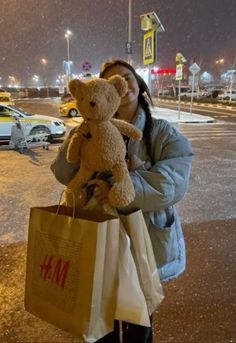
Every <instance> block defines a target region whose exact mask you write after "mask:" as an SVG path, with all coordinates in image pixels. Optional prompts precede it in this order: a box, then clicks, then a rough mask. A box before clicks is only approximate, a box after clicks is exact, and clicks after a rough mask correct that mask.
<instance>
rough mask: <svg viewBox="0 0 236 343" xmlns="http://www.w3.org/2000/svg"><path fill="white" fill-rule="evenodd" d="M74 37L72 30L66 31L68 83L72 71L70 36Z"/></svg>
mask: <svg viewBox="0 0 236 343" xmlns="http://www.w3.org/2000/svg"><path fill="white" fill-rule="evenodd" d="M71 35H72V32H71V31H70V30H66V33H65V39H66V43H67V69H66V73H67V83H68V82H69V81H70V76H71V71H70V36H71Z"/></svg>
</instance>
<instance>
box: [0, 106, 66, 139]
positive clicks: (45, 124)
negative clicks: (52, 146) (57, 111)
mask: <svg viewBox="0 0 236 343" xmlns="http://www.w3.org/2000/svg"><path fill="white" fill-rule="evenodd" d="M14 117H16V118H18V119H19V120H20V121H21V122H22V123H24V124H25V125H24V127H25V129H26V131H27V132H26V134H27V135H28V134H29V135H34V134H35V135H36V134H39V133H41V134H43V133H45V134H48V135H49V136H48V138H49V140H52V139H55V138H60V137H63V136H64V135H65V134H66V125H65V123H64V121H63V120H61V119H57V118H54V117H50V116H44V115H39V114H29V113H27V112H24V111H23V110H22V109H20V108H17V107H15V106H8V105H2V104H0V139H1V140H10V138H11V129H12V125H13V124H14V122H15V120H14Z"/></svg>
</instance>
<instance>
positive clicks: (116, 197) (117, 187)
mask: <svg viewBox="0 0 236 343" xmlns="http://www.w3.org/2000/svg"><path fill="white" fill-rule="evenodd" d="M134 196H135V192H134V187H133V184H132V182H126V184H124V182H123V183H122V182H121V183H116V184H114V185H113V187H112V188H111V190H110V192H109V193H108V200H109V203H110V204H111V206H113V207H124V206H127V205H129V204H130V203H131V202H132V201H133V200H134Z"/></svg>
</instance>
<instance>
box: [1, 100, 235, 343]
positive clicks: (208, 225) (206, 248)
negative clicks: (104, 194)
mask: <svg viewBox="0 0 236 343" xmlns="http://www.w3.org/2000/svg"><path fill="white" fill-rule="evenodd" d="M19 105H20V107H22V108H24V109H25V110H28V111H29V112H33V113H36V112H37V113H40V114H47V115H49V114H51V115H53V116H57V115H58V113H57V106H58V103H56V102H55V103H42V102H40V103H27V104H26V103H20V104H19ZM65 120H66V122H67V124H68V125H69V126H73V125H75V123H74V122H73V121H72V120H71V119H67V118H65ZM180 130H181V131H182V132H183V133H184V134H185V135H186V136H187V137H188V138H189V140H190V142H191V143H192V146H193V150H194V153H195V158H194V161H193V167H192V173H191V179H190V185H189V192H188V194H187V195H186V197H185V198H184V200H182V201H181V202H180V203H179V204H178V209H179V212H180V216H181V219H182V223H183V228H184V234H185V238H186V246H187V270H186V272H185V273H184V275H183V276H181V277H180V278H178V279H176V280H173V281H172V282H169V283H166V284H164V292H165V299H164V301H163V303H162V304H161V305H160V306H159V308H158V310H157V311H156V313H155V315H154V323H153V325H154V343H172V342H175V343H189V342H193V343H229V342H236V329H235V319H236V309H235V307H236V289H235V280H236V268H235V264H236V256H235V229H236V215H235V213H236V211H235V210H236V182H235V175H236V149H235V138H236V124H235V123H234V122H231V123H229V122H226V121H217V122H216V123H209V124H191V125H190V124H184V125H180ZM59 145H60V142H57V143H54V144H52V145H51V146H50V148H49V150H48V151H46V150H43V149H37V150H34V151H27V152H26V153H25V154H22V155H21V154H19V153H17V152H15V151H9V150H8V147H7V146H0V155H1V165H0V171H1V172H0V185H1V199H0V200H1V201H0V270H1V274H0V304H1V306H0V343H17V342H18V343H72V342H76V341H75V340H74V339H73V337H71V335H69V334H67V333H65V332H63V331H61V330H58V329H56V328H54V327H52V326H51V325H49V324H46V323H44V322H42V321H40V320H39V319H37V318H35V317H33V316H31V315H30V314H28V313H26V312H25V311H24V305H23V295H24V276H25V258H26V245H27V229H28V227H27V226H28V216H29V209H30V207H33V206H40V205H43V206H46V205H49V204H54V203H57V202H58V199H59V195H60V193H61V191H62V189H63V187H62V186H61V185H59V184H58V182H57V181H56V180H55V179H54V177H53V175H52V173H51V172H50V170H49V165H50V163H51V161H52V160H53V158H54V157H55V155H56V152H57V149H58V147H59ZM132 343H133V342H132ZM134 343H135V342H134Z"/></svg>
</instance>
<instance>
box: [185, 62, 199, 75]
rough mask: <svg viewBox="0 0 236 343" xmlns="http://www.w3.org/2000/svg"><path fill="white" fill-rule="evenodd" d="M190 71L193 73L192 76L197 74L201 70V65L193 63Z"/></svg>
mask: <svg viewBox="0 0 236 343" xmlns="http://www.w3.org/2000/svg"><path fill="white" fill-rule="evenodd" d="M188 70H189V71H190V72H191V73H192V74H197V73H198V72H199V71H200V70H201V68H200V67H199V65H198V64H197V63H195V62H194V63H193V64H192V65H191V66H190V67H189V68H188Z"/></svg>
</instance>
